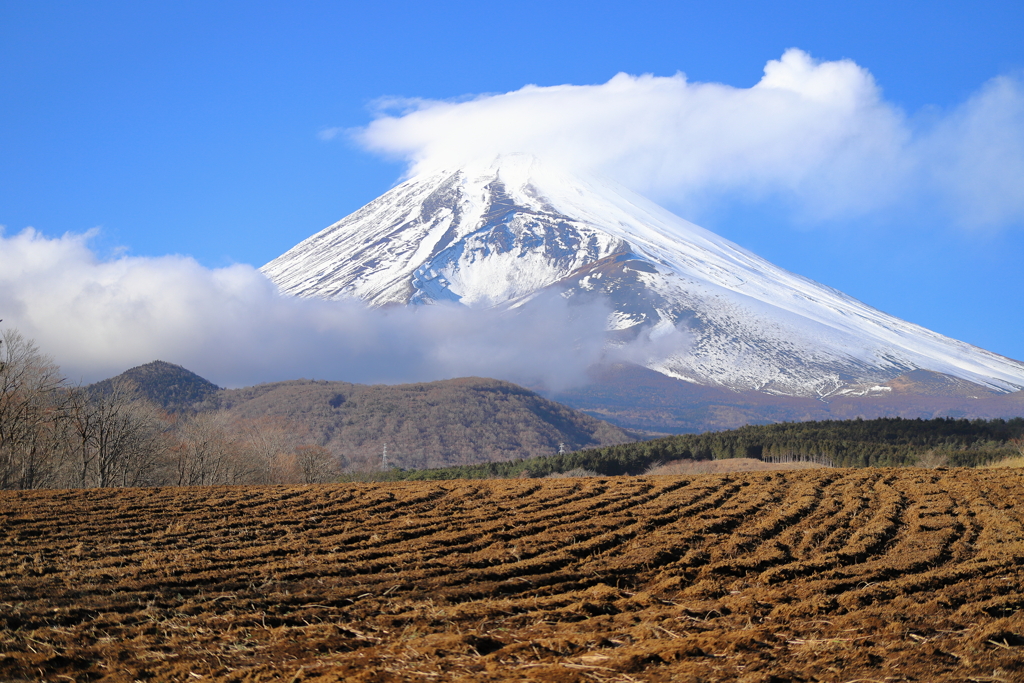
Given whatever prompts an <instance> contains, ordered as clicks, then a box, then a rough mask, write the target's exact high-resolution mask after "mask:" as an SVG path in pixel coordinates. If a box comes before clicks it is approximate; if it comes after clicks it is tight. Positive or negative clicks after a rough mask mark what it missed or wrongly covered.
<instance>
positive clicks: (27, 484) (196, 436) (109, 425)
mask: <svg viewBox="0 0 1024 683" xmlns="http://www.w3.org/2000/svg"><path fill="white" fill-rule="evenodd" d="M309 441H310V439H309V435H308V434H307V433H305V431H304V430H303V429H302V428H299V427H297V426H296V425H293V424H289V423H288V422H286V421H283V420H273V419H255V420H241V419H231V418H230V417H228V416H227V415H226V414H225V413H224V412H222V411H210V412H198V413H183V412H178V413H169V412H167V411H165V410H163V409H162V408H160V407H159V406H157V405H155V404H154V403H152V402H151V401H149V400H147V399H145V398H144V397H143V396H142V395H141V394H140V392H139V391H138V389H137V387H136V386H134V384H133V383H132V382H130V381H128V380H116V381H114V382H108V383H104V385H103V386H102V389H96V388H89V387H82V386H75V385H71V384H70V383H69V382H68V381H67V379H66V378H65V377H64V376H63V374H62V373H61V370H60V367H59V366H58V365H57V364H56V363H55V362H54V361H53V359H52V358H50V357H49V356H46V355H45V354H43V353H41V352H40V351H39V349H38V347H37V346H36V345H35V344H34V343H33V342H32V341H31V340H29V339H26V338H25V337H24V336H22V335H21V334H20V333H19V332H18V331H17V330H13V329H7V330H4V331H3V333H2V335H0V489H39V488H88V487H121V486H208V485H228V484H274V483H280V484H286V483H319V482H325V481H330V480H333V479H334V478H335V477H336V476H337V474H338V467H337V458H336V457H335V456H334V455H333V454H332V453H330V451H328V450H327V449H326V448H325V447H323V446H322V445H319V444H316V443H310V442H309Z"/></svg>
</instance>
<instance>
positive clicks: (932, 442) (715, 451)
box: [392, 418, 1024, 479]
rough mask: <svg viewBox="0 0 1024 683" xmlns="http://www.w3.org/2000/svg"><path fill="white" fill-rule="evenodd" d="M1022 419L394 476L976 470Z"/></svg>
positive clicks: (905, 425)
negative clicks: (684, 466) (825, 468)
mask: <svg viewBox="0 0 1024 683" xmlns="http://www.w3.org/2000/svg"><path fill="white" fill-rule="evenodd" d="M1022 435H1024V418H1013V419H1011V420H1001V419H997V420H962V419H959V420H958V419H952V418H937V419H933V420H920V419H914V420H908V419H903V418H880V419H876V420H842V421H839V420H830V421H824V422H786V423H780V424H771V425H756V426H748V427H741V428H739V429H732V430H729V431H723V432H712V433H705V434H682V435H678V436H669V437H665V438H662V439H655V440H653V441H641V442H636V443H627V444H621V445H618V446H610V447H605V448H593V449H589V450H584V451H577V452H575V453H567V454H565V455H559V456H551V457H544V458H532V459H528V460H517V461H513V462H505V463H487V464H485V465H479V466H475V467H462V468H448V469H445V470H421V471H417V472H403V473H394V474H393V475H392V477H393V478H405V479H450V478H460V477H466V478H487V477H514V476H545V475H547V474H551V473H555V472H567V471H569V470H572V469H576V468H583V469H586V470H591V471H593V472H597V473H599V474H603V475H619V474H642V473H643V472H644V471H645V470H646V469H648V468H649V467H651V466H653V465H656V464H659V463H664V462H670V461H673V460H712V459H725V458H758V459H762V460H767V461H786V460H810V461H816V462H820V463H823V464H828V465H833V466H836V467H870V466H875V467H901V466H907V465H918V464H929V465H933V466H934V465H947V466H951V467H974V466H977V465H983V464H986V463H989V462H993V461H996V460H1000V459H1002V458H1005V457H1008V456H1011V455H1014V454H1016V453H1017V452H1018V449H1019V444H1015V443H1013V440H1015V439H1017V440H1019V439H1021V438H1022Z"/></svg>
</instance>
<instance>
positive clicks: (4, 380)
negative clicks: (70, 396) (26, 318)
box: [0, 330, 65, 489]
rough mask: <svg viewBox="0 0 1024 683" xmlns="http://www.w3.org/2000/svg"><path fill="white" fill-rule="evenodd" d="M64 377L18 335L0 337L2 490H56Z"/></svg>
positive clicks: (9, 332) (34, 347)
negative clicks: (47, 488)
mask: <svg viewBox="0 0 1024 683" xmlns="http://www.w3.org/2000/svg"><path fill="white" fill-rule="evenodd" d="M63 386H64V377H63V376H62V375H61V373H60V368H59V367H58V366H57V364H56V363H54V362H53V360H52V359H51V358H50V357H49V356H46V355H43V354H42V353H40V351H39V349H38V347H36V345H35V344H34V343H32V342H31V341H30V340H27V339H25V338H24V337H23V336H22V335H21V334H20V333H19V332H17V331H16V330H4V332H3V334H2V337H0V489H27V488H40V487H44V486H52V485H53V483H54V481H55V479H56V473H57V471H58V469H59V466H60V463H59V453H60V450H61V449H59V448H57V447H56V446H57V444H58V434H59V426H60V424H61V421H62V420H63V419H64V415H65V412H64V405H63V399H64V396H65V394H64V392H63V391H62V388H63Z"/></svg>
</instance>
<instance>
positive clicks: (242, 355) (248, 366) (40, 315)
mask: <svg viewBox="0 0 1024 683" xmlns="http://www.w3.org/2000/svg"><path fill="white" fill-rule="evenodd" d="M89 237H90V235H88V234H87V235H65V236H63V237H60V238H47V237H44V236H42V235H40V234H39V233H37V232H35V231H33V230H31V229H28V230H25V231H23V232H21V233H20V234H17V235H13V236H9V237H8V236H4V235H3V234H2V233H0V319H3V323H2V324H3V326H4V327H14V328H17V329H18V330H19V331H21V332H22V334H24V335H25V336H27V337H29V338H31V339H34V340H35V341H36V342H37V343H38V345H39V346H40V348H41V349H42V350H43V351H44V352H46V353H48V354H50V355H52V356H53V357H54V358H55V360H56V361H57V362H58V363H59V364H60V365H61V366H62V368H63V369H64V371H65V373H67V374H68V375H69V376H70V377H71V378H72V379H74V380H78V379H84V380H85V381H87V382H88V381H94V380H97V379H101V378H104V377H109V376H112V375H114V374H117V373H120V372H122V371H124V370H126V369H128V368H129V367H133V366H135V365H140V364H142V363H147V362H149V361H152V360H157V359H160V360H165V361H168V362H172V363H177V364H180V365H183V366H185V367H186V368H189V369H190V370H193V371H194V372H197V373H199V374H200V375H203V376H204V377H207V378H208V379H210V380H212V381H214V382H216V383H218V384H221V385H227V386H241V385H247V384H253V383H258V382H265V381H271V380H284V379H295V378H298V377H307V378H314V377H315V378H318V379H340V380H345V381H352V382H371V383H372V382H388V383H391V382H410V381H427V380H434V379H442V378H449V377H460V376H468V375H479V376H487V377H497V378H503V379H508V380H512V381H517V382H521V383H534V382H544V383H547V384H548V385H549V386H551V387H553V388H554V387H564V386H568V385H571V384H573V383H576V382H580V381H581V380H582V379H583V377H584V372H585V370H586V368H587V366H589V365H590V364H591V363H593V362H595V361H597V360H598V359H599V358H600V357H601V355H602V353H603V352H604V351H603V347H604V328H605V320H606V316H607V310H606V309H605V308H603V307H602V306H601V305H597V304H595V305H591V306H568V305H567V304H566V303H565V302H564V301H563V300H562V299H560V298H558V297H553V298H541V299H539V300H537V301H535V302H533V303H531V304H529V305H527V306H524V307H522V308H521V309H519V310H518V311H517V312H516V313H515V314H508V313H506V312H501V311H497V310H470V309H467V308H464V307H460V306H429V307H418V308H400V309H389V310H382V309H370V308H367V307H366V306H364V305H362V304H361V303H359V302H356V301H323V300H311V299H297V298H292V297H285V296H281V295H280V294H278V292H277V290H276V288H275V287H274V286H273V285H272V284H271V283H270V282H269V281H268V280H267V279H266V278H265V277H264V276H263V275H262V274H260V273H259V272H258V271H257V270H255V269H254V268H252V267H251V266H248V265H234V266H230V267H227V268H218V269H207V268H204V267H203V266H201V265H199V264H198V263H196V261H194V260H193V259H191V258H187V257H181V256H166V257H161V258H139V257H126V256H120V257H118V258H115V259H112V260H107V261H104V260H100V259H98V258H97V257H96V255H95V254H94V253H93V251H92V250H91V249H90V247H89Z"/></svg>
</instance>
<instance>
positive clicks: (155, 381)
mask: <svg viewBox="0 0 1024 683" xmlns="http://www.w3.org/2000/svg"><path fill="white" fill-rule="evenodd" d="M121 380H127V381H129V382H130V383H131V384H132V385H133V386H134V387H135V388H136V389H137V390H138V392H139V394H140V395H142V396H143V397H145V398H146V399H148V400H150V401H152V402H153V403H155V404H157V405H158V406H160V407H161V408H164V409H165V410H168V411H171V412H179V411H182V410H184V411H194V410H203V409H208V408H210V405H209V401H210V400H211V399H213V398H214V397H215V396H216V394H217V392H218V391H220V387H218V386H217V385H216V384H214V383H213V382H211V381H209V380H207V379H204V378H202V377H200V376H199V375H197V374H196V373H194V372H192V371H191V370H186V369H185V368H183V367H181V366H180V365H174V364H173V363H167V362H164V361H162V360H155V361H153V362H152V363H146V364H145V365H140V366H138V367H134V368H132V369H130V370H126V371H124V372H122V373H121V374H120V375H118V376H116V377H111V378H110V379H105V380H103V381H101V382H96V383H95V384H91V385H89V391H91V392H94V393H99V394H106V393H110V391H112V390H113V387H114V383H115V382H117V381H121Z"/></svg>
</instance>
